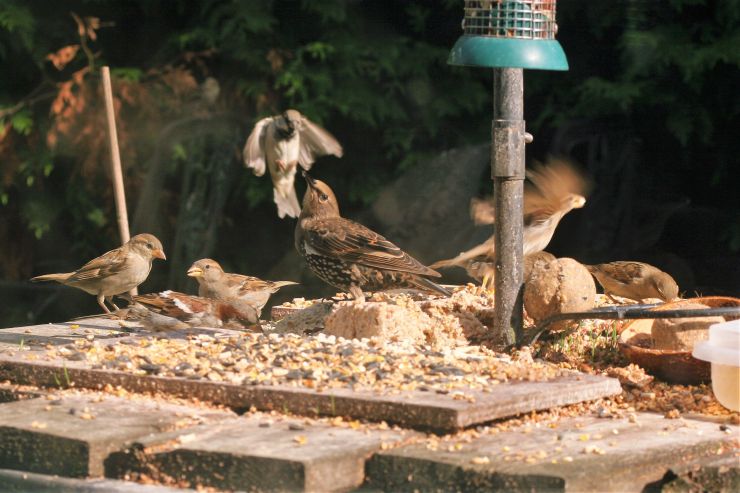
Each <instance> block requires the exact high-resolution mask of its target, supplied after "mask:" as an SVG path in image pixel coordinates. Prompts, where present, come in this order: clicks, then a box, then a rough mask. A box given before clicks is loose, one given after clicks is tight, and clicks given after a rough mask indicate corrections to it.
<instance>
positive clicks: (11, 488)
mask: <svg viewBox="0 0 740 493" xmlns="http://www.w3.org/2000/svg"><path fill="white" fill-rule="evenodd" d="M0 485H2V491H3V492H4V493H189V492H192V491H194V490H190V489H180V488H169V487H166V486H158V485H146V484H138V483H132V482H130V481H118V480H115V479H72V478H62V477H59V476H50V475H47V474H37V473H31V472H24V471H13V470H10V469H0Z"/></svg>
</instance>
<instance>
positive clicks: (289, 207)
mask: <svg viewBox="0 0 740 493" xmlns="http://www.w3.org/2000/svg"><path fill="white" fill-rule="evenodd" d="M273 196H274V200H275V204H277V208H278V217H280V218H281V219H282V218H284V217H285V216H288V217H298V216H299V215H300V214H301V206H300V205H298V197H297V196H296V193H295V188H293V187H290V191H289V192H288V194H287V196H282V195H281V194H280V193H279V192H278V190H277V189H275V188H273Z"/></svg>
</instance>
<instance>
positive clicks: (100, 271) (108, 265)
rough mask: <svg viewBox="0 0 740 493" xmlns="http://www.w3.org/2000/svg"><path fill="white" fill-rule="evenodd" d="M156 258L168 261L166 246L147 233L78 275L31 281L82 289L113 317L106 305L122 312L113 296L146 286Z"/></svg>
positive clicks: (97, 259) (98, 259) (105, 254)
mask: <svg viewBox="0 0 740 493" xmlns="http://www.w3.org/2000/svg"><path fill="white" fill-rule="evenodd" d="M155 258H160V259H162V260H165V259H166V257H165V255H164V250H163V249H162V243H160V241H159V240H158V239H157V238H156V237H155V236H154V235H150V234H148V233H143V234H139V235H136V236H134V237H133V238H131V239H130V240H128V242H127V243H126V244H125V245H123V246H120V247H118V248H116V249H114V250H111V251H109V252H106V253H104V254H103V255H101V256H100V257H97V258H94V259H92V260H91V261H89V262H88V263H86V264H85V265H83V266H82V267H80V268H79V269H77V270H76V271H74V272H65V273H62V274H46V275H43V276H37V277H34V278H32V279H31V281H33V282H38V281H56V282H58V283H60V284H64V285H66V286H72V287H73V288H78V289H81V290H83V291H85V292H86V293H90V294H92V295H95V296H96V297H97V300H98V305H100V307H101V308H102V309H103V311H105V313H110V310H109V309H108V307H107V306H106V305H105V301H107V302H108V303H110V304H111V305H112V306H113V308H115V309H116V310H118V307H117V306H116V304H115V303H113V296H116V295H120V294H123V293H125V292H127V291H130V290H131V289H133V288H135V287H136V286H138V285H139V284H141V283H142V282H144V281H145V280H146V278H147V277H149V271H150V270H151V269H152V260H153V259H155Z"/></svg>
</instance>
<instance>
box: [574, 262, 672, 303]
mask: <svg viewBox="0 0 740 493" xmlns="http://www.w3.org/2000/svg"><path fill="white" fill-rule="evenodd" d="M586 268H587V269H588V271H589V272H590V273H591V275H592V276H594V277H595V278H596V280H597V281H599V284H601V287H603V288H604V294H606V295H607V296H608V297H609V298H610V299H611V300H612V301H614V299H613V298H612V295H616V296H621V297H623V298H629V299H631V300H635V301H641V300H644V299H646V298H660V299H661V300H663V301H673V300H675V299H676V298H678V284H676V281H674V280H673V278H672V277H671V276H670V275H669V274H666V273H665V272H663V271H662V270H660V269H658V268H657V267H653V266H652V265H649V264H645V263H643V262H631V261H627V260H623V261H617V262H609V263H608V264H598V265H587V266H586Z"/></svg>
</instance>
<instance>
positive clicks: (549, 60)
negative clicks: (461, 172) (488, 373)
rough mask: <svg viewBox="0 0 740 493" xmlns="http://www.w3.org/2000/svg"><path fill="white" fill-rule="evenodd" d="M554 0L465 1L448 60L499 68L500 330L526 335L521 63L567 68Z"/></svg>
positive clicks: (495, 162) (525, 139)
mask: <svg viewBox="0 0 740 493" xmlns="http://www.w3.org/2000/svg"><path fill="white" fill-rule="evenodd" d="M556 3H557V2H556V1H555V0H465V17H464V18H463V21H462V28H463V35H462V36H461V37H460V38H459V39H458V40H457V42H456V43H455V46H454V47H453V48H452V51H451V52H450V56H449V59H448V63H449V64H451V65H465V66H473V67H490V68H493V125H492V127H493V128H492V147H491V176H492V178H493V194H494V201H495V214H496V217H495V224H496V231H495V234H494V248H495V252H496V263H495V265H496V268H495V269H496V270H495V281H494V289H495V292H494V302H495V307H496V310H495V318H494V330H495V331H496V332H497V333H498V334H499V337H501V338H502V341H503V342H505V343H507V344H513V343H514V342H515V341H517V340H520V339H521V338H522V336H523V334H522V283H523V279H522V277H523V272H522V269H523V247H522V218H523V213H522V211H523V195H524V144H525V143H529V142H531V141H532V136H531V135H529V134H528V133H526V131H525V127H524V110H523V106H524V104H523V103H524V81H523V73H522V72H523V70H522V69H525V68H526V69H541V70H568V61H567V59H566V58H565V53H564V52H563V49H562V47H561V46H560V43H558V42H557V41H556V40H555V34H556V33H557V24H556V23H555V8H556Z"/></svg>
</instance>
